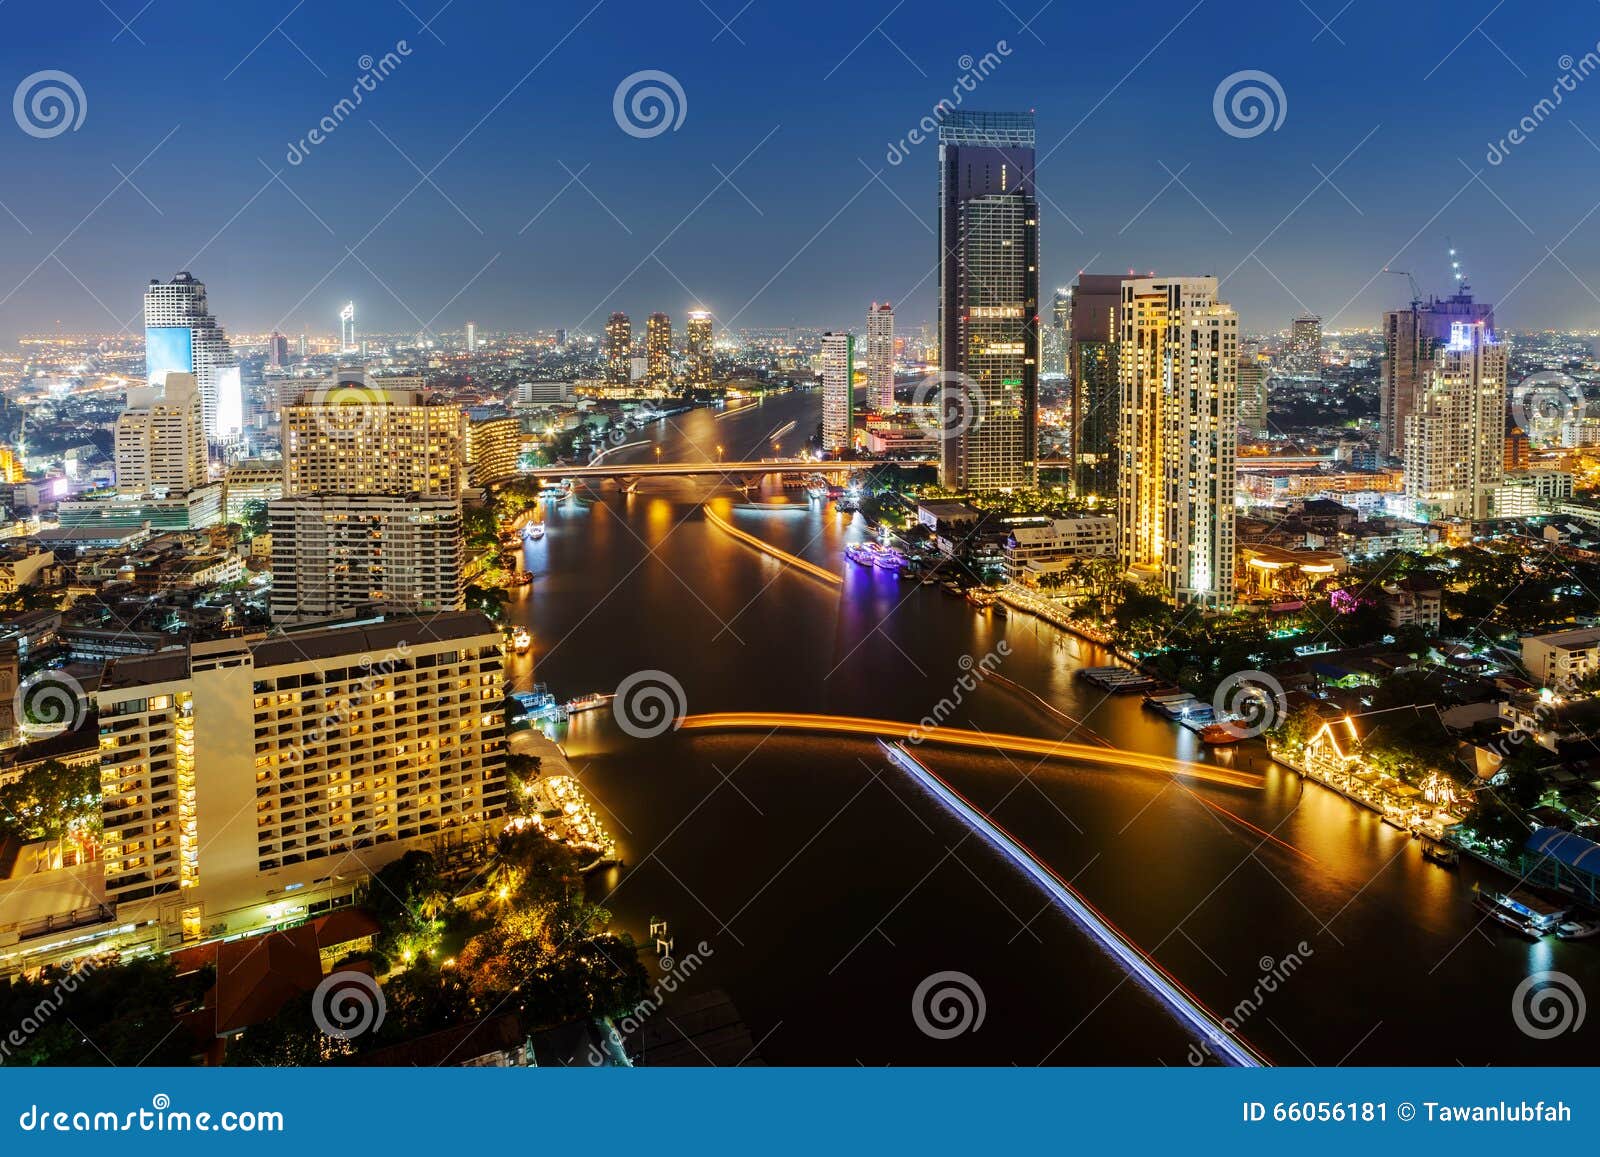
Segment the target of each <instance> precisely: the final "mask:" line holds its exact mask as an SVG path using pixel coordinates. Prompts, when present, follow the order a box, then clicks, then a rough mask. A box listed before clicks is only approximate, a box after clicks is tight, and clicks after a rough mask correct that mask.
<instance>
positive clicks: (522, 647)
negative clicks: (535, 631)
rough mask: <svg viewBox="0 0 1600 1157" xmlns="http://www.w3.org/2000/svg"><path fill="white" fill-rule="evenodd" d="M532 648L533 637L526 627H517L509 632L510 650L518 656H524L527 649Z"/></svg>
mask: <svg viewBox="0 0 1600 1157" xmlns="http://www.w3.org/2000/svg"><path fill="white" fill-rule="evenodd" d="M531 646H533V636H532V635H530V634H529V633H528V630H527V628H526V627H517V628H516V629H514V630H513V631H512V632H511V649H512V650H513V651H515V652H516V653H517V654H519V655H526V654H527V653H528V648H529V647H531Z"/></svg>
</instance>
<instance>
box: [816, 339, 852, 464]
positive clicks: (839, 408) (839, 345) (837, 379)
mask: <svg viewBox="0 0 1600 1157" xmlns="http://www.w3.org/2000/svg"><path fill="white" fill-rule="evenodd" d="M855 378H856V339H855V335H854V334H849V333H825V334H823V335H822V448H823V450H825V451H826V452H828V453H829V454H840V453H843V452H844V451H846V450H848V449H850V447H851V430H852V425H853V421H854V409H855Z"/></svg>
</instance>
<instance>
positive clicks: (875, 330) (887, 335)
mask: <svg viewBox="0 0 1600 1157" xmlns="http://www.w3.org/2000/svg"><path fill="white" fill-rule="evenodd" d="M867 409H869V410H875V411H877V412H878V413H880V414H883V413H888V412H889V411H890V410H893V409H894V306H893V305H891V304H890V303H889V302H887V301H885V302H883V303H882V304H879V303H878V302H876V301H875V302H873V303H872V308H871V309H869V310H867Z"/></svg>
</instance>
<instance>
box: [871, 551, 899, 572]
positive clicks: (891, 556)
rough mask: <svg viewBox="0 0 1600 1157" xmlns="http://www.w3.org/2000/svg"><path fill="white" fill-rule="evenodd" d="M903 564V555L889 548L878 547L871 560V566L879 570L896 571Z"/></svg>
mask: <svg viewBox="0 0 1600 1157" xmlns="http://www.w3.org/2000/svg"><path fill="white" fill-rule="evenodd" d="M905 564H906V559H905V555H903V554H901V553H900V552H899V551H898V550H895V549H894V548H893V547H889V546H880V547H879V548H878V550H877V553H876V554H875V555H874V556H873V559H872V565H873V566H875V567H877V568H878V569H879V570H893V571H898V570H899V569H900V568H901V567H903V566H905Z"/></svg>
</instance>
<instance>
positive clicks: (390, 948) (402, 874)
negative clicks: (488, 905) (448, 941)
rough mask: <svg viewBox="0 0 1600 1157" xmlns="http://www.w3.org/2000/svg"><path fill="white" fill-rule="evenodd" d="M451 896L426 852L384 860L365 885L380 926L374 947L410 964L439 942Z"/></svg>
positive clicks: (371, 908)
mask: <svg viewBox="0 0 1600 1157" xmlns="http://www.w3.org/2000/svg"><path fill="white" fill-rule="evenodd" d="M450 903H451V901H450V897H449V895H448V893H446V892H445V890H444V881H443V880H442V878H441V877H440V875H439V870H438V865H437V864H436V863H435V861H434V858H433V857H432V856H431V855H429V854H428V853H427V852H421V851H412V852H407V853H406V854H405V855H403V856H401V857H400V858H399V859H398V860H395V861H393V862H391V863H388V864H385V865H384V866H383V867H382V868H381V869H379V871H378V873H377V875H375V876H373V878H372V880H371V882H370V883H369V884H368V885H367V889H366V906H367V908H368V910H369V911H370V912H371V913H372V915H373V918H374V919H376V920H377V921H378V923H379V924H380V925H381V926H382V931H381V932H380V933H379V934H378V937H377V940H376V942H375V944H374V947H375V948H376V949H377V951H378V952H380V953H381V954H382V955H384V956H386V957H388V958H389V959H390V960H397V959H398V960H401V961H404V962H405V963H407V964H409V963H411V961H412V960H414V959H416V958H417V957H418V956H423V955H426V954H428V953H430V952H432V951H433V950H434V948H436V947H437V946H438V944H439V937H440V935H441V933H442V932H443V931H444V921H443V919H442V917H443V915H444V913H445V912H446V911H447V910H448V909H449V907H450Z"/></svg>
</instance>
